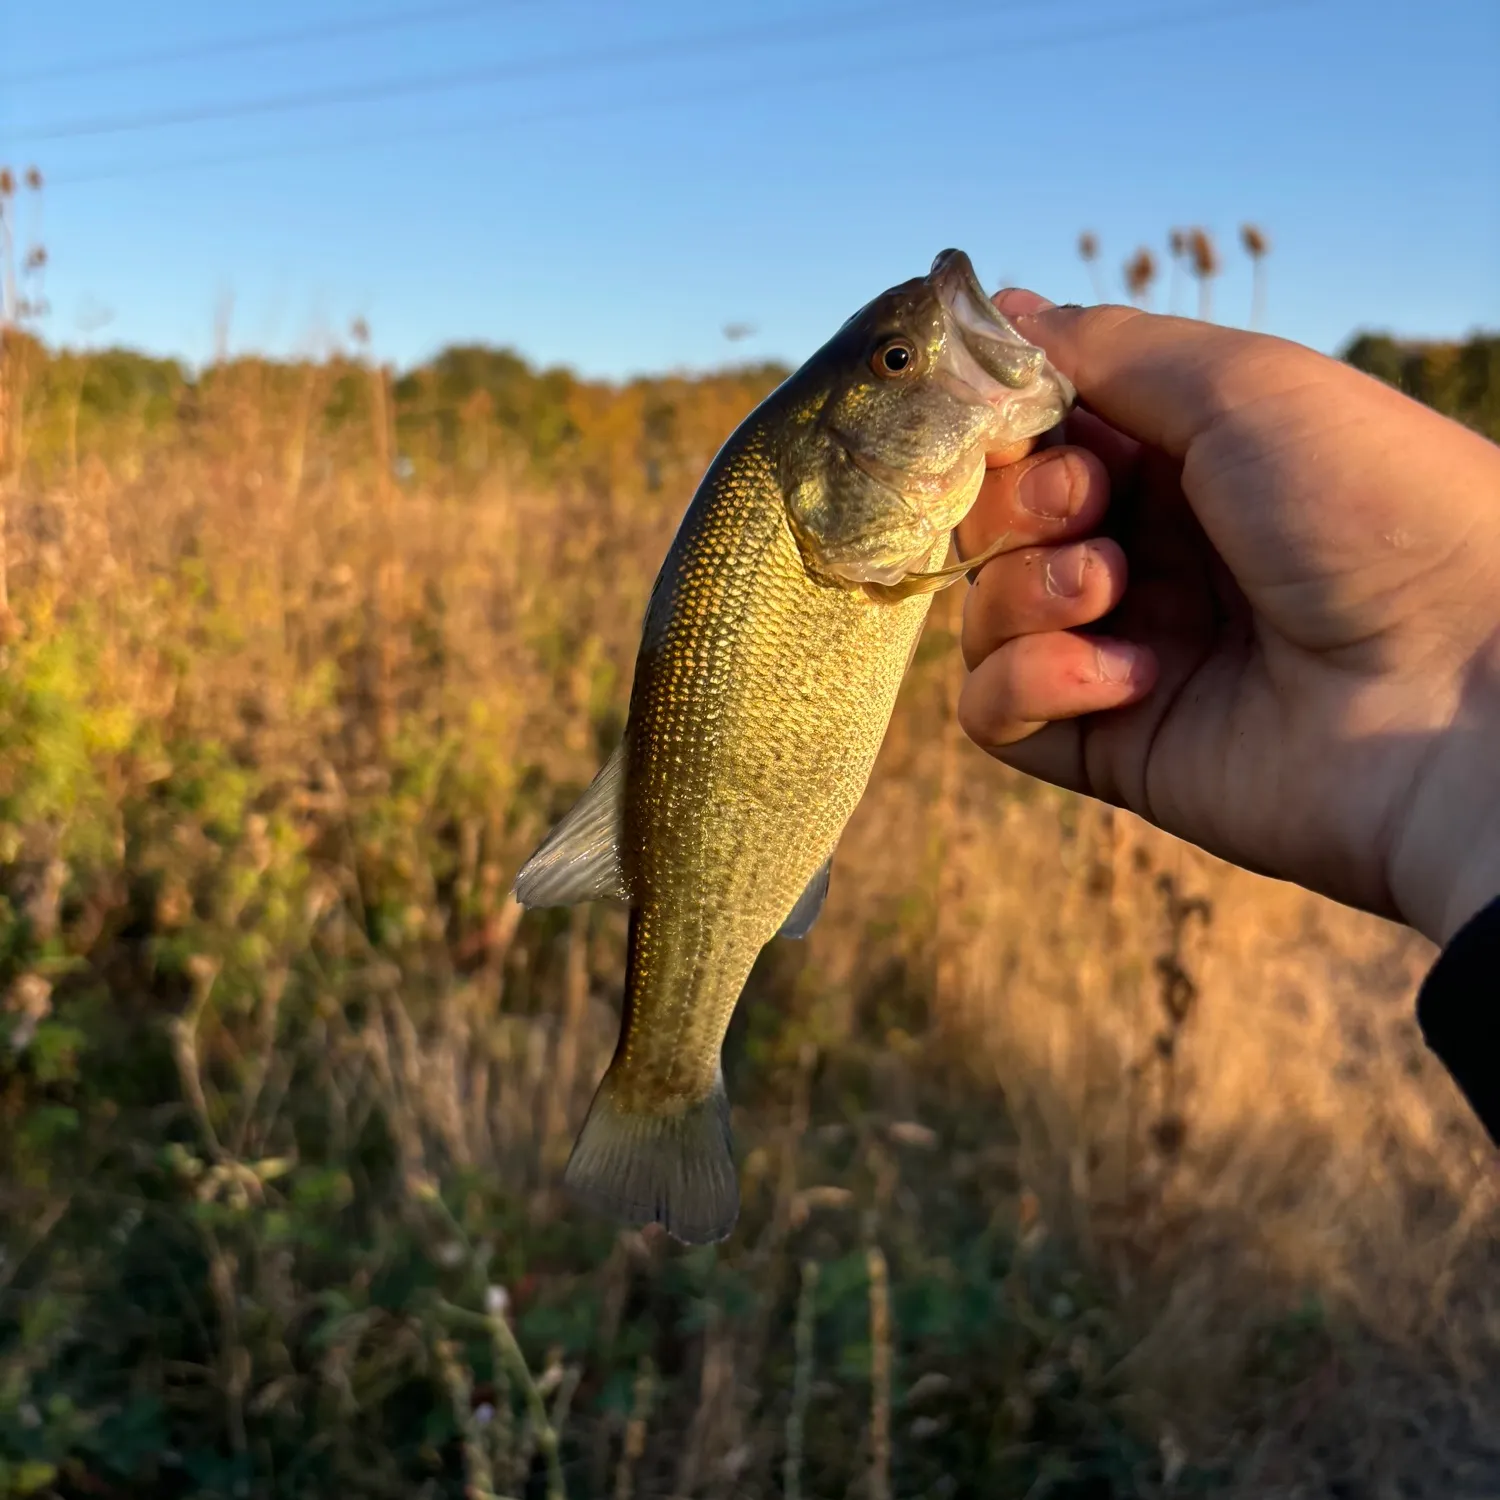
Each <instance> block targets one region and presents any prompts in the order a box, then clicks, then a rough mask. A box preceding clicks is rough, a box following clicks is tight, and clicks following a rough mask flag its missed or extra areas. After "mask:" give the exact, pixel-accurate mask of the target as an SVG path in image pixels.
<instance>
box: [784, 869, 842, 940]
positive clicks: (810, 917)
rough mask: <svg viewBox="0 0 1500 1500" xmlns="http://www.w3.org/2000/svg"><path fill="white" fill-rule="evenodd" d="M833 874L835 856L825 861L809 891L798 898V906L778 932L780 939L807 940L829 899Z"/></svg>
mask: <svg viewBox="0 0 1500 1500" xmlns="http://www.w3.org/2000/svg"><path fill="white" fill-rule="evenodd" d="M832 872H833V855H831V854H830V855H829V856H828V858H827V859H825V860H824V861H823V864H822V867H821V868H820V869H819V870H818V873H817V874H816V875H814V876H813V878H812V879H811V880H810V881H808V883H807V889H806V890H805V891H803V893H802V894H801V895H800V896H798V897H797V904H796V905H795V906H794V907H793V908H792V909H791V911H790V913H788V915H787V919H786V921H785V922H783V923H782V924H781V927H780V929H779V930H778V932H777V936H778V937H785V938H805V937H806V936H807V934H808V933H809V932H811V931H812V925H813V923H814V922H816V921H817V920H818V915H819V913H820V912H822V910H823V903H824V901H826V900H827V899H828V877H829V875H830V874H831V873H832Z"/></svg>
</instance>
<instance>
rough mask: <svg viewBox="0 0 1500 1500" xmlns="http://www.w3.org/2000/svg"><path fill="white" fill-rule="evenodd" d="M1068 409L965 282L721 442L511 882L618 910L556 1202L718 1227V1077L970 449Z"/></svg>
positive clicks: (841, 780) (732, 1212)
mask: <svg viewBox="0 0 1500 1500" xmlns="http://www.w3.org/2000/svg"><path fill="white" fill-rule="evenodd" d="M1070 399H1071V390H1070V388H1068V387H1067V385H1066V382H1065V381H1063V380H1062V378H1061V377H1060V376H1057V375H1056V374H1055V372H1053V371H1051V369H1050V367H1048V366H1046V364H1045V361H1044V359H1043V358H1042V356H1041V352H1040V351H1039V350H1035V349H1033V348H1032V347H1031V346H1030V345H1027V344H1026V343H1025V342H1024V341H1023V340H1021V339H1020V338H1019V336H1018V335H1016V334H1015V332H1014V330H1013V329H1011V328H1010V327H1009V325H1008V324H1006V323H1005V321H1004V320H1003V319H1002V318H1000V316H999V314H998V313H996V312H995V311H994V309H993V308H992V307H991V305H990V304H989V302H988V300H987V299H985V298H984V296H983V292H982V290H980V289H979V288H978V283H977V280H976V279H975V277H974V275H973V271H972V268H971V267H970V266H969V263H968V261H967V258H966V257H963V256H961V255H959V254H958V252H945V254H944V255H943V256H940V257H939V258H938V260H937V262H935V263H934V267H933V271H932V273H931V274H930V275H929V276H928V277H926V278H922V279H921V280H919V281H916V282H909V283H906V284H905V285H904V286H902V287H898V288H894V289H892V291H891V292H888V293H886V294H884V296H883V297H882V298H877V299H876V300H875V301H874V302H872V303H871V304H870V305H869V307H867V308H865V309H864V310H862V312H861V313H859V314H856V316H855V317H854V318H852V319H850V321H849V322H848V323H846V324H845V325H844V327H843V328H842V329H840V330H839V333H838V334H836V335H835V337H834V338H833V339H832V340H830V341H829V343H828V344H827V345H825V346H824V348H823V349H822V350H820V351H819V352H818V353H817V354H816V355H814V356H813V357H812V359H810V360H809V361H808V362H807V364H805V365H804V366H803V367H802V369H801V370H799V371H798V372H797V373H796V374H795V375H794V376H792V377H791V379H789V380H788V381H787V382H786V383H785V384H784V385H782V386H781V387H780V388H779V389H778V390H777V391H775V392H773V393H772V395H771V396H769V397H768V398H767V399H766V400H765V401H764V402H762V403H761V405H760V406H759V407H758V408H757V409H756V410H755V411H754V412H753V413H751V415H750V416H749V417H748V418H747V419H746V420H745V421H744V422H743V423H742V424H741V425H740V427H739V428H738V429H737V430H736V432H735V433H734V434H733V435H732V436H731V437H730V439H729V440H728V442H727V443H726V444H725V446H724V448H723V449H722V450H721V452H720V453H719V455H718V456H717V458H716V459H715V460H714V463H713V464H712V466H711V467H710V469H709V471H708V473H707V474H706V475H705V477H704V479H703V481H702V483H701V484H700V486H699V488H698V491H697V493H696V494H695V495H694V497H693V500H692V503H691V505H690V506H689V508H688V511H687V514H686V516H685V517H684V519H683V522H682V524H681V526H680V527H679V529H678V533H677V535H676V537H675V538H674V540H673V543H672V545H671V548H670V550H669V552H668V555H667V558H666V560H665V562H664V564H663V566H662V570H661V573H660V574H659V576H658V578H657V581H656V586H655V588H654V590H653V592H652V596H651V600H650V603H649V605H648V606H647V612H646V620H645V625H644V629H643V632H642V638H641V644H640V648H639V652H638V656H637V661H636V669H635V680H634V685H633V689H632V695H631V703H630V713H629V717H628V720H627V725H626V730H625V734H624V737H623V740H622V743H621V745H620V747H619V749H618V750H617V751H616V753H615V755H613V756H612V757H611V759H610V761H609V762H608V763H607V764H606V766H605V767H604V769H603V770H602V771H601V772H600V774H599V776H598V777H597V778H596V779H595V782H594V783H593V785H592V786H591V787H590V789H589V791H588V792H587V793H586V794H585V796H584V798H583V799H581V801H580V803H579V804H578V806H577V807H576V808H575V809H574V812H573V813H571V814H570V815H569V817H568V818H567V819H565V820H564V822H563V823H562V824H560V825H559V826H558V828H557V829H555V830H554V831H553V833H552V834H551V835H549V837H548V839H547V840H546V841H545V842H544V843H543V844H542V846H541V847H540V848H539V849H538V851H537V852H536V854H535V855H533V856H532V859H531V860H530V861H528V863H527V865H526V866H525V867H524V868H523V870H522V871H521V874H520V875H519V876H518V878H517V883H516V889H517V893H518V895H519V897H520V899H521V900H522V901H523V902H524V903H525V904H527V905H546V904H561V903H563V902H566V901H575V900H583V899H598V898H612V899H616V900H623V901H624V902H626V903H627V904H628V905H629V907H630V941H629V951H628V960H627V974H626V984H625V1007H624V1017H623V1020H622V1026H621V1035H620V1043H619V1047H618V1049H617V1051H616V1054H615V1058H614V1061H613V1063H612V1064H611V1066H610V1069H609V1071H608V1073H607V1074H606V1075H605V1078H604V1080H603V1082H602V1083H601V1085H600V1088H599V1092H598V1095H597V1096H596V1098H595V1101H594V1105H593V1107H592V1109H591V1111H590V1114H589V1117H588V1120H587V1121H586V1122H585V1125H584V1128H583V1131H582V1132H581V1134H580V1137H579V1140H578V1143H577V1145H576V1146H575V1148H574V1152H573V1156H572V1159H571V1160H570V1162H569V1165H568V1170H567V1174H566V1180H567V1182H568V1184H569V1186H570V1187H571V1188H572V1189H573V1191H574V1192H575V1194H576V1195H577V1196H578V1197H580V1198H581V1199H583V1200H584V1201H586V1202H589V1203H591V1204H593V1205H594V1206H596V1207H598V1208H600V1209H602V1210H604V1211H606V1212H608V1213H611V1214H613V1215H615V1216H616V1217H618V1218H621V1219H624V1220H627V1221H630V1222H635V1223H640V1222H651V1221H653V1220H655V1221H659V1222H661V1223H663V1224H664V1225H665V1226H666V1227H667V1229H668V1230H669V1231H670V1232H671V1233H672V1234H674V1235H675V1236H676V1237H678V1238H680V1239H683V1240H686V1241H688V1242H691V1243H700V1242H704V1241H710V1240H715V1239H720V1238H722V1237H724V1236H725V1235H726V1234H727V1233H728V1232H729V1230H730V1229H731V1228H732V1227H733V1224H734V1222H735V1218H736V1216H737V1213H738V1185H737V1181H736V1178H735V1173H734V1166H733V1157H732V1153H731V1149H730V1141H729V1134H728V1104H727V1100H726V1098H725V1095H724V1089H723V1083H722V1078H721V1074H720V1063H719V1058H720V1050H721V1047H722V1044H723V1040H724V1035H725V1033H726V1031H727V1029H728V1026H729V1022H730V1018H731V1016H732V1014H733V1012H734V1008H735V1006H736V1004H737V1003H738V1000H739V997H740V993H741V991H742V990H743V988H744V984H745V981H746V979H747V977H748V975H749V973H750V969H751V967H752V965H753V964H754V962H755V959H756V957H757V955H758V954H759V953H760V951H761V949H762V948H763V947H764V946H765V944H766V943H767V942H769V941H770V940H771V938H772V937H774V936H775V935H776V934H777V932H778V931H781V932H785V933H787V934H788V935H791V936H801V935H803V934H804V933H805V932H806V930H807V928H808V927H809V926H810V925H811V922H812V920H813V919H814V918H815V917H816V915H817V910H818V907H819V906H820V904H821V900H822V895H823V892H824V890H825V889H826V885H827V873H828V863H829V861H830V860H831V858H832V856H833V853H834V850H835V847H836V845H837V843H838V840H839V837H840V835H841V834H842V832H843V829H844V827H845V825H846V823H847V822H848V820H849V817H850V815H851V814H852V813H853V811H854V809H855V807H856V806H857V804H858V802H859V800H860V797H861V796H862V795H863V793H864V789H865V785H866V783H867V781H868V779H869V775H870V772H871V769H872V767H873V766H874V763H875V759H876V756H877V754H878V752H879V749H880V745H881V742H882V740H883V739H884V737H885V733H886V729H887V726H888V724H889V722H890V717H891V713H892V710H893V708H894V706H895V701H896V695H897V693H898V691H899V689H900V686H901V681H902V678H903V677H904V675H905V672H906V669H907V666H908V664H909V662H910V660H911V656H912V653H913V651H914V649H915V647H916V643H917V639H918V637H919V635H920V633H921V630H922V626H923V624H924V622H925V620H926V616H927V612H928V609H929V607H930V604H931V598H932V594H931V589H932V587H933V585H934V584H940V583H942V582H945V581H947V574H949V573H953V572H954V571H955V570H941V569H939V568H938V564H940V563H941V562H942V559H943V557H944V555H945V554H946V551H947V548H948V544H949V536H950V533H951V530H952V528H953V527H954V526H955V525H957V523H958V521H959V520H961V519H962V517H963V515H964V514H965V513H966V512H967V511H968V509H969V507H970V505H971V504H972V503H973V500H974V497H975V495H976V494H977V493H978V488H979V484H980V481H981V479H982V477H983V472H984V453H985V450H986V448H992V447H997V446H1000V445H1002V444H1005V443H1008V442H1014V441H1016V440H1018V439H1019V438H1021V437H1025V436H1028V435H1030V434H1031V433H1034V432H1037V431H1041V430H1044V429H1045V428H1046V427H1050V426H1052V425H1053V424H1054V423H1055V422H1056V421H1057V420H1059V419H1060V418H1061V416H1062V415H1063V413H1064V412H1065V411H1066V408H1067V405H1068V403H1069V401H1070Z"/></svg>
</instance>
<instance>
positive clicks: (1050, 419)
mask: <svg viewBox="0 0 1500 1500" xmlns="http://www.w3.org/2000/svg"><path fill="white" fill-rule="evenodd" d="M927 280H928V283H929V284H930V285H931V286H932V288H933V290H934V291H935V292H936V293H937V296H938V300H939V301H940V302H941V303H942V306H943V311H944V313H945V315H946V317H947V319H948V324H949V337H948V338H947V339H946V340H945V341H944V351H943V357H942V359H941V360H940V362H939V367H938V370H937V371H936V372H935V373H936V374H937V376H938V377H939V379H940V380H941V381H942V383H943V384H944V385H945V386H947V387H948V388H949V389H950V390H952V391H953V393H954V395H956V396H959V397H960V398H961V399H964V400H968V401H982V402H985V403H987V404H988V405H990V406H992V407H994V408H995V410H996V413H997V416H998V417H999V419H1000V425H1001V426H1002V427H1003V428H1004V433H1003V434H1002V435H1003V436H1004V437H1005V438H1006V439H1007V440H1008V441H1011V442H1016V441H1019V440H1020V439H1022V438H1025V437H1033V436H1035V435H1036V434H1037V433H1040V432H1045V431H1046V430H1047V429H1048V428H1049V427H1054V426H1056V424H1057V423H1058V422H1060V421H1061V420H1062V419H1063V418H1064V417H1065V416H1066V415H1067V414H1068V411H1069V409H1070V408H1071V407H1072V405H1073V402H1074V400H1075V399H1076V397H1077V392H1076V391H1075V390H1074V388H1073V382H1072V381H1070V380H1069V379H1068V377H1067V376H1066V375H1064V374H1063V373H1062V372H1061V371H1060V370H1056V369H1054V368H1053V366H1052V365H1051V363H1050V362H1049V361H1048V359H1047V356H1046V353H1045V352H1044V351H1043V350H1041V349H1039V348H1038V347H1037V346H1036V345H1035V344H1032V343H1028V342H1027V340H1025V339H1024V338H1022V337H1021V335H1020V334H1019V333H1018V332H1017V331H1016V328H1015V325H1014V324H1013V323H1011V321H1010V319H1009V318H1007V317H1006V316H1005V314H1004V313H1002V312H1001V311H1000V309H999V308H998V307H996V306H995V304H994V303H993V302H992V301H991V300H990V298H989V297H988V296H987V295H986V294H985V290H984V287H983V286H982V285H981V284H980V280H979V277H978V276H977V275H976V274H975V271H974V263H973V262H972V261H971V260H970V259H969V257H968V256H967V255H965V254H964V252H963V251H962V250H944V251H943V252H942V253H941V254H939V255H938V257H937V259H936V260H934V261H933V263H932V269H931V271H929V272H928V273H927Z"/></svg>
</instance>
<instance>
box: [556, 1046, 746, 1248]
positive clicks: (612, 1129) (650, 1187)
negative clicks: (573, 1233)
mask: <svg viewBox="0 0 1500 1500" xmlns="http://www.w3.org/2000/svg"><path fill="white" fill-rule="evenodd" d="M612 1073H613V1069H611V1071H610V1072H609V1073H606V1074H605V1075H604V1081H603V1082H602V1083H601V1084H600V1085H599V1092H598V1093H597V1094H595V1095H594V1102H593V1104H592V1105H591V1106H590V1108H589V1115H588V1119H586V1120H585V1121H584V1122H583V1129H582V1130H581V1131H580V1132H579V1134H578V1141H577V1144H576V1145H575V1146H574V1147H573V1155H572V1156H571V1158H569V1161H568V1167H567V1171H566V1172H564V1174H563V1183H564V1185H565V1186H566V1187H567V1188H568V1190H569V1191H570V1192H571V1193H572V1194H573V1196H574V1197H575V1198H577V1199H578V1200H579V1202H581V1203H583V1204H586V1205H587V1206H588V1207H590V1208H593V1209H595V1210H597V1211H598V1212H600V1213H603V1214H607V1215H609V1216H610V1217H612V1218H615V1219H620V1220H623V1221H624V1222H626V1223H629V1224H651V1223H656V1224H661V1225H663V1226H664V1227H665V1229H666V1231H667V1233H668V1234H670V1235H671V1236H672V1237H673V1238H674V1239H678V1240H681V1241H682V1242H683V1243H684V1244H688V1245H709V1244H713V1243H714V1242H715V1241H717V1240H722V1239H726V1238H727V1237H728V1235H729V1233H730V1231H731V1230H732V1229H733V1228H734V1225H735V1221H736V1220H737V1219H738V1218H739V1212H740V1187H739V1180H738V1178H737V1177H736V1175H735V1170H734V1157H733V1155H732V1152H731V1143H730V1135H729V1098H728V1096H727V1095H726V1094H725V1092H724V1080H723V1079H722V1077H721V1078H718V1079H716V1080H715V1083H714V1087H713V1090H712V1092H711V1093H710V1094H709V1095H708V1096H707V1098H704V1099H700V1100H698V1101H697V1102H696V1103H694V1104H690V1105H688V1106H687V1108H686V1109H682V1110H679V1111H678V1112H676V1113H675V1114H651V1115H647V1114H627V1113H626V1112H625V1111H624V1110H622V1109H620V1108H619V1107H618V1105H617V1104H616V1102H615V1090H614V1087H613V1083H614V1079H613V1077H612Z"/></svg>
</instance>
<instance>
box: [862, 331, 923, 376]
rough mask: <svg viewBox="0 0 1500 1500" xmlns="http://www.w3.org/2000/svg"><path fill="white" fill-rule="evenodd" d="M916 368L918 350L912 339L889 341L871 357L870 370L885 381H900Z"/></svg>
mask: <svg viewBox="0 0 1500 1500" xmlns="http://www.w3.org/2000/svg"><path fill="white" fill-rule="evenodd" d="M916 367H917V350H916V346H915V345H914V344H913V343H912V341H911V340H910V339H903V338H894V339H887V340H886V341H885V342H884V343H883V344H881V345H880V346H879V347H878V348H877V349H876V350H875V352H874V354H872V355H871V356H870V368H871V369H872V370H874V372H875V373H876V374H877V375H879V376H880V377H881V379H883V380H899V379H900V378H901V377H902V376H903V375H910V374H911V373H912V372H913V371H914V370H915V369H916Z"/></svg>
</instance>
